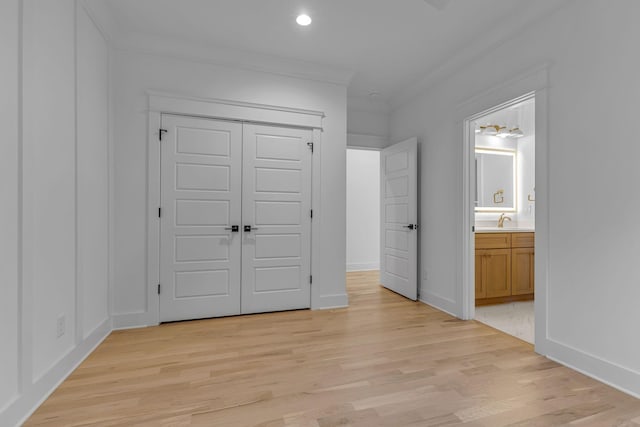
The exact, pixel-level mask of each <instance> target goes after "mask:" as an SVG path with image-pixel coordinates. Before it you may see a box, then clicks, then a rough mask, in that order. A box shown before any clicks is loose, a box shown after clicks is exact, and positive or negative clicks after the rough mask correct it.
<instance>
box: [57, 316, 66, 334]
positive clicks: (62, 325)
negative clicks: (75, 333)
mask: <svg viewBox="0 0 640 427" xmlns="http://www.w3.org/2000/svg"><path fill="white" fill-rule="evenodd" d="M65 332H67V319H66V316H65V315H64V314H61V315H60V316H58V321H57V322H56V335H57V337H58V338H60V337H61V336H63V335H64V334H65Z"/></svg>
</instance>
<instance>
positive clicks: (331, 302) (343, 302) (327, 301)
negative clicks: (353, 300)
mask: <svg viewBox="0 0 640 427" xmlns="http://www.w3.org/2000/svg"><path fill="white" fill-rule="evenodd" d="M348 306H349V297H348V296H347V294H335V295H321V296H320V298H319V301H318V305H317V306H315V307H311V308H312V309H313V310H328V309H331V308H345V307H348Z"/></svg>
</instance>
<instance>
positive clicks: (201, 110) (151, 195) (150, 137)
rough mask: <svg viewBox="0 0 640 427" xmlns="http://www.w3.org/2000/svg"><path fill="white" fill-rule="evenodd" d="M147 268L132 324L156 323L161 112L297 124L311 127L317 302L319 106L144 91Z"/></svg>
mask: <svg viewBox="0 0 640 427" xmlns="http://www.w3.org/2000/svg"><path fill="white" fill-rule="evenodd" d="M147 97H148V102H149V104H148V105H149V109H148V128H147V216H146V218H147V260H146V263H147V268H146V276H147V277H146V284H147V292H146V315H145V314H144V313H140V317H139V319H136V320H137V321H136V320H134V321H133V322H134V324H143V325H158V324H159V323H160V298H159V295H158V284H159V283H160V218H159V217H158V208H159V207H161V205H160V142H159V129H160V126H161V117H162V114H172V115H182V116H191V117H200V118H208V119H218V120H227V121H229V120H231V121H240V122H250V123H255V124H261V125H274V126H286V127H297V128H304V129H310V130H312V134H313V136H312V139H313V140H312V141H310V142H312V143H313V151H314V153H313V156H312V159H311V207H312V209H313V211H314V212H313V213H314V218H318V220H315V221H312V222H311V275H312V276H313V282H314V283H313V285H312V286H311V309H314V308H317V307H318V306H319V305H320V299H321V297H320V287H321V286H320V284H321V283H322V277H321V274H322V272H321V271H320V269H319V268H318V266H319V265H320V239H317V238H316V239H314V236H321V235H322V231H321V221H320V220H319V218H321V212H320V209H321V203H320V195H321V189H322V185H321V183H322V182H321V179H320V178H321V175H320V170H321V169H320V165H321V163H320V159H321V157H322V155H321V153H322V138H321V136H322V121H323V119H324V117H325V114H324V112H322V111H313V110H304V109H297V108H289V107H282V106H275V105H267V104H256V103H250V102H240V101H233V100H224V99H213V98H211V99H209V98H197V97H188V96H180V95H174V94H169V93H163V92H155V91H148V92H147Z"/></svg>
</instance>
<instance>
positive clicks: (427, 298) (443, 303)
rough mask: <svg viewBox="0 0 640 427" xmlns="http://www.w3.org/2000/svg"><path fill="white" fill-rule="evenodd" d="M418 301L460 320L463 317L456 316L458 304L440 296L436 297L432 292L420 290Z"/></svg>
mask: <svg viewBox="0 0 640 427" xmlns="http://www.w3.org/2000/svg"><path fill="white" fill-rule="evenodd" d="M418 301H420V302H422V303H424V304H427V305H429V306H431V307H433V308H435V309H436V310H440V311H444V312H445V313H447V314H450V315H452V316H453V317H457V318H458V319H460V318H461V317H460V316H458V315H457V314H456V304H455V301H452V300H450V299H448V298H444V297H442V296H440V295H436V294H434V293H432V292H428V291H424V290H422V289H420V297H419V298H418Z"/></svg>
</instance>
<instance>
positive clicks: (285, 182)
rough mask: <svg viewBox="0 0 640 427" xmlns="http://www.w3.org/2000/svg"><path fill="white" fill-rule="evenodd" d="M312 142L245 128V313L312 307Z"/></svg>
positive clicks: (285, 132) (298, 134)
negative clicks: (309, 145)
mask: <svg viewBox="0 0 640 427" xmlns="http://www.w3.org/2000/svg"><path fill="white" fill-rule="evenodd" d="M311 140H312V132H311V131H310V130H302V129H290V128H279V127H272V126H260V125H249V124H246V125H244V129H243V159H244V161H243V181H242V187H243V190H242V191H243V200H242V204H243V213H242V218H243V221H242V225H243V228H242V229H243V231H242V234H243V236H242V240H243V243H242V313H256V312H267V311H278V310H291V309H299V308H308V307H310V305H311V288H310V283H309V281H310V272H311V268H310V260H311V155H312V153H311V149H310V148H309V147H308V145H307V143H308V142H310V141H311Z"/></svg>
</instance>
